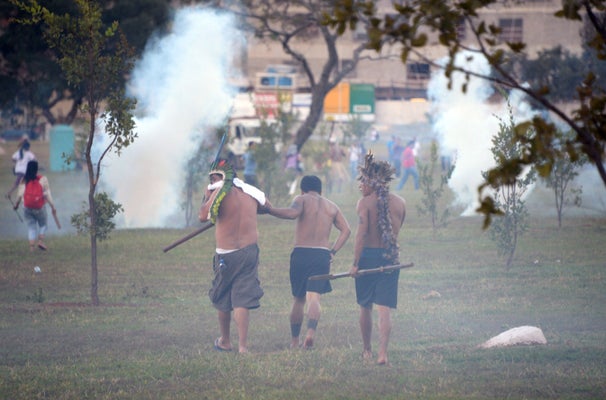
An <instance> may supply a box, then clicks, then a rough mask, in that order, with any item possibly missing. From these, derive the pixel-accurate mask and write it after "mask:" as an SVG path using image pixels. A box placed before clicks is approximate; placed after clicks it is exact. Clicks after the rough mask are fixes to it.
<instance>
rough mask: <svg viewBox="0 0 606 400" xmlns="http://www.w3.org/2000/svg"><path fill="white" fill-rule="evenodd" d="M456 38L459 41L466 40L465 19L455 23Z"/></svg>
mask: <svg viewBox="0 0 606 400" xmlns="http://www.w3.org/2000/svg"><path fill="white" fill-rule="evenodd" d="M457 38H458V39H459V40H465V39H466V38H467V31H466V28H465V18H463V17H461V18H459V21H458V22H457Z"/></svg>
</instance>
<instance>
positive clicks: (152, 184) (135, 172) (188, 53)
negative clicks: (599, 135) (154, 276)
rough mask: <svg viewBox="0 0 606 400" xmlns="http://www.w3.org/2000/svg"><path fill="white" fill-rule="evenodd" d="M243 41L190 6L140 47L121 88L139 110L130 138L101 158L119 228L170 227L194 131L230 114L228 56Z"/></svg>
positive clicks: (223, 22) (226, 18)
mask: <svg viewBox="0 0 606 400" xmlns="http://www.w3.org/2000/svg"><path fill="white" fill-rule="evenodd" d="M243 41H244V38H243V36H241V33H239V31H238V30H237V29H236V27H235V20H234V18H233V16H231V15H229V14H225V13H219V12H216V11H213V10H210V9H205V8H196V7H193V8H183V9H180V10H178V11H177V12H176V14H175V17H174V21H173V24H172V31H171V32H170V34H168V35H166V36H164V37H161V38H158V39H157V40H155V41H154V43H152V44H149V45H148V47H147V49H146V51H145V54H144V55H143V57H142V59H141V61H140V62H139V63H138V64H137V66H136V67H135V70H134V72H133V77H132V80H131V81H130V83H129V90H130V92H131V93H130V94H131V95H133V96H134V97H136V98H137V100H138V106H142V107H143V110H142V115H143V116H142V117H140V118H138V119H137V121H136V123H137V125H136V128H135V130H136V132H137V134H138V137H137V138H136V139H135V141H134V143H133V144H132V145H131V146H129V147H127V148H126V149H124V150H123V152H122V154H121V155H120V157H118V156H116V155H111V157H110V155H108V156H107V157H106V159H105V161H104V169H103V172H102V183H103V184H104V185H105V186H106V187H107V188H108V189H109V190H108V191H110V192H111V193H112V197H113V199H114V200H115V201H116V202H118V203H120V204H122V206H123V207H124V218H125V220H124V223H125V225H126V226H128V227H160V226H167V225H171V224H170V223H169V222H168V218H169V217H170V216H171V215H174V214H175V213H177V212H178V211H179V202H180V193H181V192H182V188H183V182H184V179H183V178H184V175H185V168H184V167H185V165H184V163H185V162H186V161H187V160H188V159H189V158H190V157H191V155H192V151H194V150H195V149H196V148H197V145H198V143H199V141H200V140H201V138H200V132H201V131H202V130H203V129H204V128H205V127H209V126H210V127H212V126H216V125H218V124H220V123H221V122H222V121H224V120H225V118H226V116H227V114H228V112H229V110H230V107H231V104H232V101H233V96H234V95H235V91H234V89H233V88H231V87H230V86H229V82H228V80H229V78H230V76H232V75H233V71H231V63H232V61H233V58H234V54H233V52H234V51H236V49H239V48H241V46H242V44H243ZM139 112H141V111H139ZM210 134H211V133H210V132H207V133H203V135H206V136H209V135H210Z"/></svg>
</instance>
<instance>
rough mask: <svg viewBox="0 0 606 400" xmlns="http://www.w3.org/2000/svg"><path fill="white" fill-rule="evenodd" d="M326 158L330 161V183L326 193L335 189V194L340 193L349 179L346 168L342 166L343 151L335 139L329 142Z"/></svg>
mask: <svg viewBox="0 0 606 400" xmlns="http://www.w3.org/2000/svg"><path fill="white" fill-rule="evenodd" d="M328 156H329V159H330V183H329V185H328V189H330V190H328V192H329V193H330V192H332V191H333V190H334V189H336V192H337V193H341V188H342V186H343V182H345V181H347V180H348V179H349V173H348V172H347V167H346V166H345V165H344V164H343V159H344V158H345V151H343V149H342V148H341V146H339V143H337V140H336V139H335V138H331V139H330V140H329V148H328Z"/></svg>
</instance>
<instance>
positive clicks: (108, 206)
mask: <svg viewBox="0 0 606 400" xmlns="http://www.w3.org/2000/svg"><path fill="white" fill-rule="evenodd" d="M74 1H75V3H76V5H77V14H73V15H72V14H68V13H66V14H62V15H57V14H54V13H53V12H51V11H49V10H48V9H47V8H45V7H43V6H41V5H40V4H39V3H38V2H37V1H36V0H29V1H28V3H27V4H25V3H24V2H21V1H18V0H11V2H13V3H14V4H15V5H17V6H18V7H20V8H21V9H22V10H25V11H26V12H28V13H29V15H31V18H30V19H29V20H27V21H22V22H25V23H28V24H37V23H41V24H42V25H43V31H44V38H45V40H46V41H47V43H48V45H49V46H50V47H52V48H55V49H56V50H57V53H58V62H59V65H60V66H61V69H62V71H63V73H64V74H65V76H66V78H67V81H68V82H69V83H70V87H72V90H74V91H82V92H83V93H84V98H85V99H86V100H85V102H84V106H83V111H84V112H85V114H86V115H87V117H88V123H89V130H88V138H87V141H86V148H85V154H84V155H85V158H86V166H87V170H88V181H89V191H88V206H89V209H88V210H87V211H85V213H87V214H88V221H86V218H85V219H84V220H83V219H82V218H79V217H78V216H74V218H73V221H74V222H75V223H76V225H77V226H76V228H78V230H79V231H88V233H89V235H90V246H91V301H92V304H93V305H99V295H98V291H97V285H98V271H97V239H102V238H105V237H106V234H107V232H106V231H105V230H106V229H107V228H113V226H112V225H111V221H110V220H111V218H112V217H113V216H114V215H115V213H116V212H117V211H118V210H120V209H121V206H120V205H118V204H116V203H114V202H113V201H112V200H111V199H110V198H109V197H108V196H105V195H102V194H100V193H99V194H98V193H96V190H97V184H98V182H99V177H100V175H101V165H102V161H103V158H104V157H105V156H106V155H107V154H108V153H109V152H110V151H115V152H116V153H118V154H119V153H120V150H121V149H122V148H124V147H127V146H128V145H130V144H131V143H132V141H133V140H134V138H135V137H136V134H135V133H134V131H133V130H134V126H135V125H134V120H133V115H132V111H133V110H134V107H135V104H136V101H135V100H134V99H130V98H127V97H126V96H125V93H124V79H125V77H126V76H127V74H128V73H129V72H130V71H131V70H132V67H133V52H132V49H131V47H130V46H129V45H128V43H127V42H126V39H125V37H124V35H122V34H121V33H120V31H119V30H118V24H117V23H116V22H114V23H113V24H111V25H110V26H109V27H104V26H103V23H102V19H101V9H100V7H99V5H98V4H97V3H96V2H94V1H91V0H74ZM99 120H100V121H101V122H102V123H103V124H104V126H105V133H106V135H107V137H108V141H107V142H106V143H105V144H104V145H103V147H102V149H101V151H100V155H99V157H98V158H97V159H93V154H92V150H93V144H94V143H95V139H97V138H98V135H97V123H99ZM101 206H103V209H104V210H109V211H110V212H102V211H103V210H98V207H101ZM107 218H109V220H108V219H107Z"/></svg>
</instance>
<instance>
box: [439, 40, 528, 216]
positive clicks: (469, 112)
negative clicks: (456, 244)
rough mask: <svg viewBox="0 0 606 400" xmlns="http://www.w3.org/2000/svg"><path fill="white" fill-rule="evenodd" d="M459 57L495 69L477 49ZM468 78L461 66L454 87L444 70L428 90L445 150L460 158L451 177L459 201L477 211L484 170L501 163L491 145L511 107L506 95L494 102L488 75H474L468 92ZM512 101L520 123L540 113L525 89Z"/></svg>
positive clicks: (475, 67)
mask: <svg viewBox="0 0 606 400" xmlns="http://www.w3.org/2000/svg"><path fill="white" fill-rule="evenodd" d="M443 62H444V63H445V62H446V60H443ZM455 63H456V65H458V66H460V67H464V68H465V69H467V70H469V71H473V72H475V73H477V74H481V75H489V74H490V65H489V64H488V62H487V61H486V59H484V58H483V57H480V56H478V55H477V54H476V55H474V56H471V54H470V53H466V52H465V53H460V54H459V55H458V56H457V58H456V61H455ZM464 83H465V76H464V75H463V74H461V73H458V72H456V73H454V74H453V84H452V89H451V90H449V89H448V86H447V85H448V81H447V78H446V77H445V76H444V74H443V73H436V74H434V75H433V76H432V78H431V81H430V82H429V85H428V96H429V98H430V100H431V101H432V114H431V115H432V129H433V131H434V134H435V135H436V137H437V138H438V141H439V143H440V151H441V153H442V155H444V156H450V157H451V159H452V160H453V161H455V162H456V167H455V169H454V171H453V174H452V177H451V179H450V181H449V186H450V188H451V189H452V190H453V191H454V193H455V194H456V199H455V202H456V203H457V204H459V205H462V206H463V207H464V208H465V210H464V211H463V215H473V214H474V213H475V209H476V208H477V206H478V201H477V198H478V194H477V193H478V192H477V188H478V186H479V185H481V183H482V182H483V178H482V172H483V171H487V170H488V169H490V168H492V167H494V166H495V162H494V160H493V155H492V152H491V151H490V148H491V147H492V137H493V136H494V135H495V134H497V133H498V131H499V123H500V122H501V121H503V122H505V123H508V122H509V110H508V108H507V104H506V102H505V101H503V102H499V103H498V104H490V103H489V101H488V100H489V98H490V96H491V95H492V94H493V89H492V87H491V86H490V84H489V83H488V82H487V81H485V80H483V79H479V78H474V77H473V76H471V77H470V81H469V83H468V85H467V91H466V92H465V93H463V91H462V90H461V86H462V85H463V84H464ZM509 103H510V104H511V106H512V107H513V110H512V112H513V116H514V123H517V122H519V121H522V120H525V119H529V118H532V116H533V114H534V113H535V112H534V111H533V110H532V109H531V107H530V105H529V104H528V103H527V102H525V101H524V94H523V93H521V92H519V91H514V92H513V93H511V95H510V98H509ZM529 192H530V191H529Z"/></svg>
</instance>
